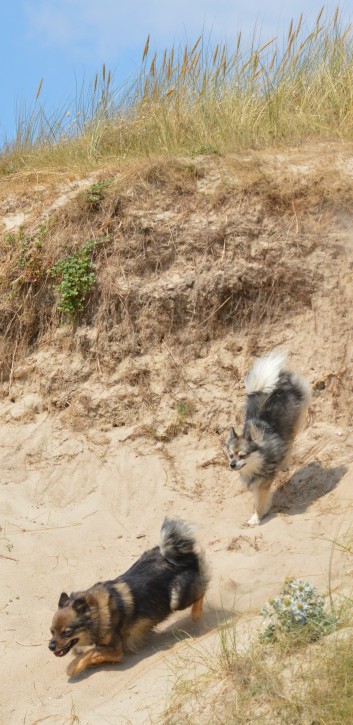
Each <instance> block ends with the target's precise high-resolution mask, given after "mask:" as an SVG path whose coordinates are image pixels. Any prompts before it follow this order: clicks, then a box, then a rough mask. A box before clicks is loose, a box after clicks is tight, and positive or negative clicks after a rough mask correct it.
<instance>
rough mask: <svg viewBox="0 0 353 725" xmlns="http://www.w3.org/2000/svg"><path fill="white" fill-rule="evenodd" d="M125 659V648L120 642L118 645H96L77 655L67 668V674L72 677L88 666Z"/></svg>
mask: <svg viewBox="0 0 353 725" xmlns="http://www.w3.org/2000/svg"><path fill="white" fill-rule="evenodd" d="M122 659H123V649H122V645H121V643H120V642H119V643H118V644H117V646H116V647H96V648H94V649H90V650H88V652H85V654H83V655H79V656H78V657H75V659H74V660H73V661H72V662H70V664H69V666H68V668H67V670H66V671H67V674H68V675H69V676H70V677H75V675H79V674H81V672H83V671H84V670H85V669H87V667H96V666H97V665H103V664H104V663H105V662H106V663H108V662H109V663H113V662H121V660H122Z"/></svg>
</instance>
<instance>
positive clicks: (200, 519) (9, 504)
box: [0, 218, 353, 725]
mask: <svg viewBox="0 0 353 725" xmlns="http://www.w3.org/2000/svg"><path fill="white" fill-rule="evenodd" d="M351 229H352V223H351V220H350V219H349V218H342V220H341V222H340V225H339V226H338V227H337V226H334V227H332V228H326V229H325V230H324V231H323V232H322V237H321V239H320V242H321V243H320V245H318V246H317V248H316V251H315V253H314V257H313V259H312V260H311V261H310V264H312V265H313V272H314V273H315V274H320V280H321V282H320V285H319V286H318V287H317V289H316V291H315V293H314V295H313V297H312V303H311V306H310V308H307V309H304V310H302V311H301V312H300V313H297V314H296V315H295V316H294V315H292V316H288V318H283V324H282V325H276V327H275V328H274V327H271V326H266V325H264V326H263V327H262V328H261V331H259V335H261V344H260V350H261V351H265V350H268V349H270V348H271V347H272V346H273V345H281V346H282V347H284V348H286V349H287V350H288V351H289V362H290V365H291V366H292V367H294V368H295V369H298V370H300V371H301V372H302V373H303V374H305V375H306V376H307V377H308V378H309V380H310V382H311V383H313V384H314V388H315V394H314V398H313V404H312V407H311V414H310V417H309V420H308V423H307V427H306V429H305V431H304V432H303V433H302V434H301V436H300V438H299V439H298V441H297V444H296V446H295V450H294V455H293V461H292V463H291V467H290V470H289V471H288V472H287V473H284V474H283V475H282V476H281V479H280V481H279V490H278V491H277V492H276V494H275V498H274V506H273V513H272V514H271V515H270V516H269V517H268V518H267V519H266V520H265V521H264V522H263V524H262V525H261V526H260V527H257V528H255V529H250V528H248V527H246V525H245V523H244V522H246V521H247V519H248V518H249V515H250V513H251V497H250V495H249V494H248V493H247V492H246V491H243V490H242V489H241V488H240V484H239V481H238V479H237V475H236V474H234V473H232V472H231V471H230V470H229V469H228V467H227V463H226V460H225V458H224V456H223V454H222V450H223V447H222V435H223V434H224V432H225V430H226V427H227V426H228V424H229V422H231V421H230V420H229V418H230V417H232V415H233V413H234V420H235V419H237V420H238V419H239V415H240V414H241V409H242V405H243V400H244V396H243V383H242V378H243V374H244V372H245V371H246V369H247V367H248V365H249V362H250V358H251V355H249V353H246V338H247V332H246V330H244V331H242V332H241V334H240V333H239V332H233V331H232V330H230V331H228V333H227V336H226V337H225V338H224V339H218V340H216V341H214V342H213V343H212V344H211V345H209V346H208V348H207V350H206V352H205V353H204V354H202V355H200V356H199V357H198V358H197V359H195V360H192V359H191V360H189V362H188V363H187V364H186V365H185V366H184V368H183V375H182V380H183V382H184V383H185V384H186V383H187V384H188V386H189V389H188V390H187V393H188V396H190V394H191V392H190V391H191V388H193V389H194V391H195V394H196V392H197V396H198V400H200V401H201V402H202V404H203V406H204V407H203V408H201V409H200V411H201V412H200V411H199V413H198V415H199V418H198V419H197V420H198V421H199V423H200V419H201V418H202V416H203V411H204V415H205V417H207V420H211V421H212V424H213V426H209V429H208V430H207V426H204V427H203V428H202V425H201V424H200V425H199V426H196V427H195V430H194V431H193V430H189V432H188V433H187V434H186V435H182V434H179V435H178V436H177V437H175V438H174V439H173V440H171V441H170V442H165V443H161V442H158V441H156V440H154V439H153V437H148V436H147V437H146V436H145V435H142V434H141V430H140V429H139V427H138V425H137V426H136V427H135V428H129V429H127V428H126V426H125V427H112V425H111V426H110V427H109V426H108V425H107V424H106V420H105V421H104V426H98V425H97V427H96V428H93V427H91V428H88V429H86V430H84V431H81V432H80V431H77V430H75V426H73V427H72V425H70V419H69V418H65V417H64V414H60V415H51V414H50V413H49V412H45V404H44V403H45V395H46V392H45V386H43V388H41V382H42V381H44V382H45V383H46V382H47V380H49V372H50V367H52V369H53V377H54V374H56V371H58V370H59V371H61V367H62V368H64V366H65V351H64V352H63V353H61V357H60V355H59V353H57V358H55V354H54V353H53V352H52V351H51V350H50V349H49V351H47V352H46V351H45V349H43V350H42V351H39V354H38V355H37V358H36V366H33V356H32V360H31V361H30V365H29V366H28V369H29V371H30V372H29V374H28V375H29V377H28V378H27V381H25V383H23V387H22V388H21V384H22V383H21V379H20V382H19V383H17V382H16V377H15V376H14V386H13V391H15V394H13V395H12V400H10V399H9V398H8V397H4V399H3V401H2V403H1V407H0V465H1V472H2V475H1V482H0V526H1V530H0V576H1V582H2V586H1V593H0V617H1V632H2V634H1V648H2V650H1V651H2V657H1V660H0V682H1V684H0V691H1V694H0V722H1V723H4V724H5V723H6V725H18V723H26V725H35V723H42V722H45V723H48V724H49V723H53V725H54V724H56V725H63V724H64V723H74V722H77V723H80V724H81V725H95V724H96V723H97V724H100V723H111V724H112V725H113V724H114V725H115V724H117V723H126V722H131V723H133V724H134V725H135V723H136V724H139V723H148V722H157V721H158V719H159V718H160V717H161V715H162V713H163V710H164V708H165V706H166V704H167V703H168V698H169V696H170V692H171V689H172V687H173V684H174V683H175V681H176V679H177V678H178V677H179V675H180V674H185V672H188V671H189V672H190V673H191V675H192V672H193V669H194V667H196V666H197V665H196V664H195V662H197V663H199V662H201V663H202V660H203V661H207V657H208V656H209V654H208V653H209V652H210V651H211V652H212V651H213V650H214V649H215V650H216V649H217V644H218V641H219V640H218V636H217V633H216V627H217V623H218V622H220V621H223V619H224V617H225V616H227V615H228V614H229V610H235V611H236V612H239V613H246V612H255V613H256V612H258V609H259V608H260V607H261V605H262V604H263V603H264V602H265V601H266V600H267V598H268V597H269V596H270V595H272V594H274V593H275V592H277V591H278V590H279V589H280V588H281V586H282V583H283V580H284V578H285V576H287V575H294V576H300V577H307V578H308V579H310V581H311V582H313V583H314V584H316V585H317V586H318V588H319V589H320V590H321V591H327V587H328V579H329V567H330V558H331V554H332V546H333V545H332V541H333V540H340V541H343V540H344V538H345V536H346V535H347V532H348V533H349V529H350V527H351V524H352V519H353V513H352V504H353V481H352V478H353V466H352V453H351V451H352V429H351V407H352V397H353V396H352V354H353V353H352V346H351V344H350V339H351V306H352V297H353V285H352V281H351V269H352V265H353V245H352V242H351ZM320 233H321V232H320ZM298 254H299V252H298ZM308 263H309V262H307V261H306V259H303V264H308ZM252 334H253V331H252ZM236 350H238V351H239V352H238V353H237V352H236ZM245 353H246V354H245ZM231 359H234V361H235V364H236V367H237V370H238V371H239V373H240V377H239V376H238V377H236V376H235V374H234V371H233V372H232V370H231V366H230V364H229V361H230V360H231ZM43 361H44V362H45V365H46V368H45V370H46V371H47V374H48V378H45V374H46V373H45V372H43V370H44V368H43V367H42V368H41V365H42V366H43V365H44V362H43ZM164 361H165V358H161V359H159V358H158V355H156V356H155V357H154V358H153V360H152V364H154V365H155V367H156V374H159V373H160V375H161V377H162V373H163V364H164ZM142 363H143V361H142ZM142 363H141V364H142ZM67 364H68V365H69V360H68V361H67ZM75 365H76V368H75V369H72V370H71V372H70V375H71V378H72V380H73V381H74V382H75V374H78V373H77V371H78V370H79V362H77V361H76V362H75ZM31 366H32V367H31ZM158 366H159V367H158ZM32 370H34V372H31V371H32ZM75 370H76V372H75ZM67 380H69V378H67ZM38 381H39V382H38ZM80 384H81V383H80ZM65 385H66V382H65V378H63V383H62V395H63V396H64V395H65ZM93 385H94V381H93V382H92V380H89V379H88V383H87V385H86V387H89V386H93ZM97 390H98V388H97ZM97 390H96V395H100V396H101V397H102V395H103V393H104V395H105V396H106V399H109V396H110V395H112V387H111V386H110V385H109V380H107V381H104V380H103V382H102V383H101V386H100V388H99V390H98V392H97ZM43 401H44V403H43ZM164 401H165V403H164V405H165V408H168V405H170V398H167V397H165V398H164ZM137 402H138V401H137ZM69 410H70V408H69ZM114 414H115V413H114ZM216 420H217V421H218V428H219V429H220V431H221V434H219V433H217V432H216V429H215V425H214V424H215V421H216ZM72 422H74V418H73V417H72V419H71V423H72ZM141 422H143V420H141V421H139V420H136V424H138V423H141ZM201 422H202V421H201ZM100 428H104V430H101V429H100ZM201 431H202V432H201ZM281 486H282V488H281ZM165 514H168V515H169V516H172V515H178V516H181V517H184V518H186V519H188V520H190V521H193V522H195V523H197V524H200V539H201V541H202V543H203V545H204V546H205V549H206V552H207V557H208V560H209V562H210V566H211V569H212V582H211V585H210V589H209V594H208V602H207V609H206V612H205V616H204V617H203V619H202V620H201V622H200V623H199V624H198V625H193V624H192V623H191V621H190V618H189V616H188V613H186V614H185V615H184V614H178V615H175V616H174V617H173V618H172V619H171V620H170V621H169V622H167V623H165V624H164V625H163V626H161V627H160V628H159V630H158V631H157V632H154V633H152V634H151V635H150V637H149V639H148V642H147V643H146V646H145V647H144V648H142V649H141V651H139V652H138V653H136V654H132V655H129V656H127V657H126V660H125V662H124V663H123V664H121V665H118V666H109V667H105V668H101V669H99V670H92V671H90V672H88V673H85V674H84V675H83V676H82V677H81V678H78V679H77V680H75V681H74V680H69V679H68V678H67V675H66V672H65V667H66V664H67V662H68V661H69V657H70V655H68V657H67V658H65V659H61V660H60V659H59V660H58V659H56V658H54V657H53V655H52V654H51V653H50V652H49V650H48V648H47V642H48V639H49V627H50V623H51V619H52V616H53V613H54V611H55V609H56V605H57V600H58V597H59V595H60V592H61V591H62V590H68V591H71V590H74V589H77V588H80V587H82V588H85V587H86V586H89V585H91V584H93V583H94V582H95V581H98V580H99V579H104V578H110V577H113V576H116V575H117V574H119V573H121V572H122V571H124V570H125V569H127V568H128V566H129V565H130V564H131V563H132V562H133V561H134V560H135V559H136V558H137V557H138V556H139V555H140V554H141V553H142V552H143V551H144V549H145V548H148V547H150V546H153V545H155V544H156V543H157V541H158V535H159V528H160V524H161V522H162V520H163V517H164V516H165ZM350 575H351V562H350V560H349V557H348V556H346V555H344V554H342V553H341V552H340V551H339V549H336V550H335V553H334V557H333V564H332V571H331V586H332V587H333V588H338V587H339V586H340V584H341V583H342V581H345V579H346V577H348V581H349V578H350ZM196 652H197V656H196V654H195V653H196Z"/></svg>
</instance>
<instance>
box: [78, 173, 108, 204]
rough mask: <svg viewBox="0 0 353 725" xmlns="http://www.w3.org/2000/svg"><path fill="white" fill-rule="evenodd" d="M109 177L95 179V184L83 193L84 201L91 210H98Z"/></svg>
mask: <svg viewBox="0 0 353 725" xmlns="http://www.w3.org/2000/svg"><path fill="white" fill-rule="evenodd" d="M110 183H111V182H110V179H104V180H103V181H97V182H96V184H92V186H90V188H89V189H88V191H87V192H86V194H85V197H84V198H85V202H86V204H87V206H88V207H89V209H91V211H99V209H100V206H101V203H102V201H103V199H104V197H105V192H106V189H107V187H108V186H109V184H110Z"/></svg>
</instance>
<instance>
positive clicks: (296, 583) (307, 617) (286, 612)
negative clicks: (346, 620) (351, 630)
mask: <svg viewBox="0 0 353 725" xmlns="http://www.w3.org/2000/svg"><path fill="white" fill-rule="evenodd" d="M261 614H262V615H263V617H264V626H265V630H264V631H263V632H261V634H260V639H261V640H262V641H276V640H278V639H279V638H280V636H281V635H283V634H284V635H286V634H291V633H294V634H298V633H299V631H300V630H303V628H306V629H305V633H306V634H307V635H308V639H310V640H315V639H319V638H320V637H321V636H322V635H323V634H326V633H328V632H331V631H332V630H333V629H335V627H336V625H337V618H336V617H334V616H333V615H332V614H331V613H330V612H327V611H326V610H325V601H324V598H323V597H322V596H321V595H320V594H319V593H318V591H317V590H316V589H315V587H313V586H312V585H311V584H309V582H307V581H303V580H301V579H288V580H287V581H286V583H285V585H284V587H283V589H282V592H281V594H280V595H279V597H277V598H276V599H271V600H270V602H269V603H268V605H267V606H266V607H264V609H263V610H262V612H261Z"/></svg>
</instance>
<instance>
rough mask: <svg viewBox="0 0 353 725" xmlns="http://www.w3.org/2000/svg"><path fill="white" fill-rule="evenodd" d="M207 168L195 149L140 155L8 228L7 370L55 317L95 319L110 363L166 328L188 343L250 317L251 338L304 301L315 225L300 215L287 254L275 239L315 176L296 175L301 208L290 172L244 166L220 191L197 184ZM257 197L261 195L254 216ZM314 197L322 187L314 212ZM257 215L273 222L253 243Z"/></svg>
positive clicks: (1, 290)
mask: <svg viewBox="0 0 353 725" xmlns="http://www.w3.org/2000/svg"><path fill="white" fill-rule="evenodd" d="M203 173H204V169H203V167H202V165H199V164H198V163H197V162H196V161H194V162H192V163H191V162H188V161H181V160H174V161H172V160H170V161H169V162H168V163H167V162H166V161H165V160H163V159H162V160H159V161H158V160H154V161H152V162H143V163H142V164H135V165H134V166H133V167H132V168H131V169H130V171H129V172H128V173H125V174H117V175H110V176H108V177H107V178H104V177H103V178H101V179H100V180H97V181H96V182H94V183H93V184H92V185H91V186H90V187H89V188H87V189H85V190H84V191H81V192H79V193H78V194H77V195H76V197H75V198H73V199H71V200H69V201H67V203H66V204H65V205H64V206H63V207H61V208H60V209H58V210H56V211H54V212H53V213H52V214H51V216H49V218H47V219H44V220H43V221H42V222H41V223H39V224H38V222H37V224H34V225H33V224H32V225H28V228H26V227H25V226H23V227H21V228H20V229H19V231H17V232H13V233H12V232H10V233H5V234H3V236H2V238H1V239H0V252H1V256H2V268H1V276H0V330H1V336H2V377H3V379H6V378H7V377H8V376H9V374H11V369H12V367H13V364H14V356H16V360H18V359H19V358H20V357H21V355H22V353H23V352H24V351H26V350H28V349H29V350H31V349H33V348H34V347H35V346H36V344H37V342H38V341H39V340H41V339H43V336H45V335H47V336H48V334H49V335H50V334H51V332H52V331H54V330H55V329H56V328H57V326H58V324H60V323H61V322H70V324H72V325H73V328H72V329H73V332H75V329H76V326H77V325H78V324H81V323H86V324H88V325H92V324H94V326H95V327H96V328H97V330H98V334H99V340H100V354H101V359H102V360H104V359H106V360H107V364H109V365H110V366H111V367H112V368H113V367H114V366H116V364H117V362H120V361H121V360H122V359H123V358H124V357H126V356H127V355H135V354H138V353H140V352H141V351H143V350H147V349H149V348H150V347H151V345H160V343H161V341H163V340H164V341H165V342H167V341H168V340H169V339H172V340H173V343H176V342H179V343H181V344H182V345H184V347H185V354H187V352H188V351H189V353H190V354H192V353H193V345H194V346H195V345H196V346H197V345H200V342H202V341H205V340H207V339H208V340H209V339H212V338H215V337H218V336H220V335H221V334H222V331H224V330H225V329H226V328H229V327H230V326H232V327H233V328H241V327H243V326H244V325H248V326H249V340H250V338H251V337H252V336H253V337H254V340H255V339H256V332H257V330H258V327H259V325H261V324H262V323H263V322H264V321H265V320H269V319H270V318H271V319H275V318H276V315H278V314H282V313H283V311H290V310H295V309H297V310H298V309H300V308H301V307H302V306H306V305H308V304H310V299H311V294H312V290H313V275H312V272H311V271H310V270H309V269H306V268H305V267H303V260H304V259H305V257H306V256H307V255H308V254H309V253H311V252H312V251H313V249H314V248H315V242H314V239H313V233H312V231H311V232H309V231H308V228H306V225H305V224H304V226H303V230H302V231H299V230H298V233H295V235H294V237H295V238H294V237H293V240H292V241H291V242H286V254H285V256H284V255H283V243H282V242H280V240H281V239H283V240H285V239H286V238H287V237H288V230H289V229H290V227H291V226H292V224H293V199H296V203H298V212H296V215H297V216H298V215H303V214H304V212H306V209H307V207H308V206H309V200H310V193H311V192H310V183H309V182H308V185H307V187H302V190H301V196H300V199H301V200H302V209H300V208H299V192H298V190H297V188H296V186H295V184H294V183H291V185H290V184H289V183H288V185H287V186H286V185H284V186H282V187H281V188H279V187H278V180H277V177H275V176H274V177H272V178H270V177H266V175H265V174H263V173H262V174H261V182H260V181H255V182H254V178H253V171H251V173H250V179H249V180H248V177H247V174H248V172H244V178H242V180H241V182H240V183H238V184H237V185H233V186H232V185H230V186H229V185H228V186H227V188H226V190H225V192H224V194H223V195H222V196H221V195H220V194H219V192H217V194H216V195H215V196H213V195H210V196H201V195H200V193H199V192H198V187H197V183H198V179H200V178H201V177H202V174H203ZM289 188H291V189H292V197H291V198H290V191H289ZM285 189H286V191H285ZM285 194H286V196H285ZM284 196H285V198H284ZM151 198H153V200H154V201H153V208H152V207H151ZM254 202H255V203H257V202H259V203H260V204H262V207H263V211H262V212H261V215H260V217H259V216H256V217H255V218H254V212H253V206H254ZM324 204H325V198H323V200H322V204H321V206H322V205H324ZM321 206H320V201H319V197H318V198H317V199H316V207H315V208H318V209H319V212H320V214H321V211H322V210H321ZM210 215H212V218H213V221H212V225H210V226H209V225H208V224H207V219H208V217H209V216H210ZM225 215H226V217H227V219H228V220H229V222H228V223H225V222H224V216H225ZM264 218H265V219H266V218H268V219H272V220H273V222H272V223H275V225H276V231H275V234H273V233H272V232H271V235H270V236H268V235H266V234H265V235H264V234H262V241H261V243H258V242H257V238H258V236H259V234H260V231H261V226H262V223H263V219H264ZM254 245H255V246H254ZM255 250H256V251H255ZM191 332H192V345H191V344H190V334H191ZM73 339H74V338H73ZM186 340H187V341H188V344H187V345H185V341H186ZM112 342H114V347H113V349H111V347H112ZM250 343H251V340H250V342H249V344H250ZM108 348H109V353H108ZM105 349H106V350H105ZM105 351H106V352H107V354H105ZM86 352H87V351H86ZM102 364H103V363H102Z"/></svg>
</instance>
